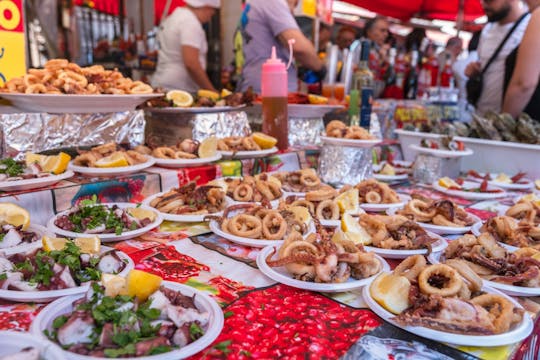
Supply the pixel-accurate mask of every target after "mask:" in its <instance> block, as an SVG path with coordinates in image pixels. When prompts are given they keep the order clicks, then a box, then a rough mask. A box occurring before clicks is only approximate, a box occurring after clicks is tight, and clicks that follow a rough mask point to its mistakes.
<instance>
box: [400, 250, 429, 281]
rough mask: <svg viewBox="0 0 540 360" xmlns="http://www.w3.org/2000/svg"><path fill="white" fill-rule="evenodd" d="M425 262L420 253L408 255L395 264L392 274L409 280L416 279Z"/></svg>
mask: <svg viewBox="0 0 540 360" xmlns="http://www.w3.org/2000/svg"><path fill="white" fill-rule="evenodd" d="M426 264H427V262H426V258H425V257H424V256H422V255H413V256H409V257H408V258H406V259H405V260H403V261H402V262H401V263H400V264H399V265H398V266H396V268H395V269H394V274H395V275H400V276H404V277H406V278H407V279H409V280H410V281H416V279H417V278H418V275H419V274H420V272H421V271H422V270H423V269H424V267H425V266H426Z"/></svg>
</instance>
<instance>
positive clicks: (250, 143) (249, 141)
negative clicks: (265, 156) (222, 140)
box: [242, 136, 261, 151]
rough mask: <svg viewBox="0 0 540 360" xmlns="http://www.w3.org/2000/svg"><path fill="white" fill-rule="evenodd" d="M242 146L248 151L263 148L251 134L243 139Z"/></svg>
mask: <svg viewBox="0 0 540 360" xmlns="http://www.w3.org/2000/svg"><path fill="white" fill-rule="evenodd" d="M242 146H243V147H244V149H245V150H248V151H256V150H261V147H260V146H259V145H258V144H257V143H256V142H255V140H253V138H252V137H251V136H248V137H245V138H243V139H242Z"/></svg>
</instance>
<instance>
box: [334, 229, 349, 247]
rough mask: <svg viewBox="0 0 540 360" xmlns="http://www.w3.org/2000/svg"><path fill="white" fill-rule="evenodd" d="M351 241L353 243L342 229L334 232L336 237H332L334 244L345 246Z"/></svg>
mask: <svg viewBox="0 0 540 360" xmlns="http://www.w3.org/2000/svg"><path fill="white" fill-rule="evenodd" d="M349 241H351V239H349V237H348V236H347V235H345V233H344V232H343V231H341V229H336V231H334V235H332V242H334V243H335V244H343V243H346V242H349Z"/></svg>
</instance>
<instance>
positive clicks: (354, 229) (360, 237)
mask: <svg viewBox="0 0 540 360" xmlns="http://www.w3.org/2000/svg"><path fill="white" fill-rule="evenodd" d="M341 230H343V231H344V232H345V235H346V236H347V237H348V238H349V240H351V241H352V242H354V243H355V244H362V245H369V244H371V236H370V235H369V234H368V232H367V231H366V229H364V228H363V227H362V226H360V224H359V223H358V220H356V219H355V218H353V217H352V216H351V214H347V213H345V214H343V216H342V217H341Z"/></svg>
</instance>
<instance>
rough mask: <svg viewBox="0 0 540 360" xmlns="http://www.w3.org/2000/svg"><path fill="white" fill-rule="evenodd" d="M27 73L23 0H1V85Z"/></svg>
mask: <svg viewBox="0 0 540 360" xmlns="http://www.w3.org/2000/svg"><path fill="white" fill-rule="evenodd" d="M25 73H26V45H25V37H24V15H23V0H0V86H3V85H4V83H5V82H6V81H8V80H9V79H11V78H13V77H16V76H21V75H24V74H25Z"/></svg>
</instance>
